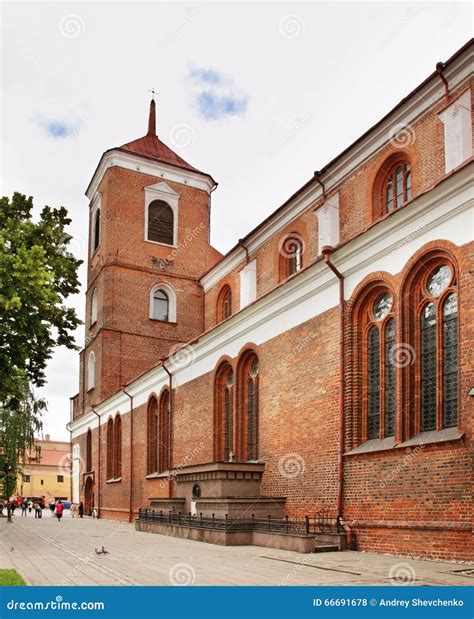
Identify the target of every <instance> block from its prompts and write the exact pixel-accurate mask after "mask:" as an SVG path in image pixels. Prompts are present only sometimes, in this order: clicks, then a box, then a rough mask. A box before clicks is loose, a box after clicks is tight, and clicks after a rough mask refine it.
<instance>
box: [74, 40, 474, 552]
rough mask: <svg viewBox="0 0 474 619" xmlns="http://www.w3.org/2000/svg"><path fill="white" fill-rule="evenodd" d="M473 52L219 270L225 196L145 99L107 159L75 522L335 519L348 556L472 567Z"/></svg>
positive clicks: (242, 243)
mask: <svg viewBox="0 0 474 619" xmlns="http://www.w3.org/2000/svg"><path fill="white" fill-rule="evenodd" d="M473 57H474V44H473V42H472V41H471V42H469V43H468V44H467V45H465V46H464V47H463V48H462V49H460V50H459V51H458V52H457V53H456V54H455V55H454V56H452V57H451V58H450V59H449V60H448V61H446V62H445V63H438V65H437V66H436V71H434V73H433V74H432V75H430V76H429V77H428V78H427V79H426V80H425V81H424V82H423V83H422V84H420V85H419V86H418V87H417V88H416V89H415V90H414V91H413V92H412V93H410V94H409V95H408V96H407V97H405V98H404V99H403V100H402V101H401V102H400V103H399V104H398V105H397V106H396V107H395V108H394V109H393V110H391V111H390V112H389V113H388V114H387V115H386V116H385V117H384V118H382V119H381V120H380V121H379V122H378V123H377V124H376V125H374V126H373V127H371V128H370V129H369V130H368V131H367V132H366V133H365V134H364V135H363V136H361V137H360V138H359V139H358V140H357V141H356V142H354V143H353V144H352V145H351V146H349V147H348V148H347V149H346V150H345V151H344V152H342V153H341V154H340V155H339V156H338V157H336V158H335V159H334V160H333V161H331V162H330V163H328V164H327V165H326V166H325V167H324V168H323V169H322V170H320V171H318V172H315V173H314V175H313V176H312V177H311V178H310V179H309V180H308V182H307V183H306V184H305V185H303V186H302V187H300V188H298V189H297V191H296V192H295V193H294V194H293V195H292V196H291V197H290V198H288V199H287V200H286V201H285V202H284V203H283V204H282V205H281V206H280V207H279V208H278V209H277V210H276V211H274V213H273V214H272V215H271V216H270V217H268V218H267V219H266V220H265V221H263V222H262V223H261V224H260V225H259V226H257V228H255V229H254V230H252V231H251V232H250V233H249V234H247V236H246V237H245V238H243V239H239V240H238V242H237V243H236V245H235V246H234V247H233V248H232V249H231V250H230V251H229V252H228V253H227V254H226V255H224V256H223V255H221V254H220V253H219V252H218V251H217V250H216V249H214V248H213V247H212V246H211V245H210V242H209V238H210V212H211V197H212V192H213V191H214V189H215V188H216V182H215V180H214V179H213V178H212V176H211V175H210V174H208V173H205V172H202V171H200V170H198V169H196V168H194V167H193V166H191V165H190V164H188V163H187V162H186V161H184V160H183V159H181V157H179V156H178V155H177V154H176V153H174V152H173V151H172V150H171V149H169V148H168V147H167V146H166V145H165V144H164V143H163V142H162V141H161V140H160V138H159V137H158V136H157V134H156V128H155V103H154V101H152V102H151V104H150V113H149V122H148V131H147V134H146V135H145V136H144V137H143V138H140V139H138V140H135V141H133V142H129V143H127V144H124V145H123V146H120V147H118V148H112V149H110V150H108V151H106V152H105V153H104V154H103V156H102V158H101V160H100V162H99V164H98V166H97V169H96V171H95V173H94V175H93V178H92V180H91V182H90V184H89V187H88V188H87V191H86V195H87V196H88V198H89V200H90V231H89V239H90V240H89V253H88V279H87V291H86V325H85V328H86V333H85V346H84V349H83V350H82V352H81V354H80V373H79V393H78V394H77V395H76V396H74V397H73V398H71V422H70V424H69V426H68V427H69V429H70V431H71V438H72V445H73V470H72V475H73V500H74V501H78V500H82V501H84V503H85V506H86V512H87V511H89V510H91V509H92V508H93V507H95V508H96V509H97V510H98V511H99V514H100V517H102V518H111V519H119V520H126V521H130V522H132V521H134V520H135V519H136V518H137V515H138V513H139V509H140V508H145V507H149V506H150V505H152V506H153V505H156V506H158V507H159V508H160V509H161V510H163V509H164V510H165V511H167V510H168V509H169V512H170V513H172V512H174V513H175V512H176V511H179V512H181V511H182V512H183V513H188V512H191V513H192V514H195V513H202V512H203V511H204V513H205V514H207V515H211V514H215V513H221V514H224V512H225V514H226V516H227V515H229V514H231V515H232V514H234V515H235V514H238V515H239V516H242V514H243V513H245V512H246V511H247V512H248V511H249V510H250V511H252V513H254V512H255V511H256V512H257V513H258V514H261V515H267V514H269V515H270V514H271V515H272V516H274V517H275V518H285V517H288V518H289V519H302V518H304V517H306V516H311V515H313V514H316V513H326V514H332V515H334V518H335V519H336V521H337V525H338V527H340V530H341V531H343V532H344V534H345V535H347V536H348V538H350V539H351V543H353V547H354V548H356V549H360V550H367V551H375V552H390V553H394V554H402V555H403V554H404V555H408V556H423V557H429V558H436V559H441V558H448V559H452V558H455V559H472V550H470V541H471V538H472V518H471V511H470V510H471V470H472V460H471V445H472V443H471V440H472V423H471V418H470V412H471V409H472V403H473V395H474V391H473V387H474V371H473V363H472V361H473V359H472V350H473V345H472V342H473V336H474V314H473V311H474V310H473V308H474V288H473V284H472V273H473V269H474V243H473V235H472V233H473V213H474V194H473V182H472V178H473V172H474V164H473V159H472V145H473V122H472V121H473V118H472V101H473V98H474V97H473V93H474V79H473V71H472V67H473ZM242 510H243V511H242ZM213 517H214V516H213Z"/></svg>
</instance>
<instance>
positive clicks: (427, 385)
mask: <svg viewBox="0 0 474 619" xmlns="http://www.w3.org/2000/svg"><path fill="white" fill-rule="evenodd" d="M420 326H421V394H420V395H421V431H422V432H427V431H429V430H435V429H436V389H437V376H436V374H437V359H436V310H435V306H434V304H433V303H428V304H427V305H426V306H425V307H424V309H423V311H422V314H421V325H420Z"/></svg>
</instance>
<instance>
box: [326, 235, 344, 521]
mask: <svg viewBox="0 0 474 619" xmlns="http://www.w3.org/2000/svg"><path fill="white" fill-rule="evenodd" d="M332 251H333V248H332V247H331V246H329V245H325V246H324V247H322V249H321V253H322V254H323V256H324V262H325V263H326V264H327V266H328V267H329V268H330V269H331V271H332V272H333V273H334V275H335V276H336V277H337V278H338V280H339V447H338V454H337V519H338V522H341V524H342V514H343V496H344V494H343V490H344V489H343V483H344V463H343V453H344V373H345V361H344V354H345V346H344V276H343V275H342V273H341V272H340V271H339V270H338V269H337V268H336V267H335V266H334V264H333V263H332V262H331V253H332Z"/></svg>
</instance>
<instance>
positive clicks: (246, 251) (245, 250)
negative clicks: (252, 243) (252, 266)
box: [237, 239, 250, 264]
mask: <svg viewBox="0 0 474 619" xmlns="http://www.w3.org/2000/svg"><path fill="white" fill-rule="evenodd" d="M237 243H238V244H239V245H240V247H242V249H243V250H244V252H245V262H246V263H247V264H248V263H249V260H250V259H249V250H248V249H247V247H246V246H245V245H244V241H243V239H239V240H238V241H237Z"/></svg>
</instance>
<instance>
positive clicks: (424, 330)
mask: <svg viewBox="0 0 474 619" xmlns="http://www.w3.org/2000/svg"><path fill="white" fill-rule="evenodd" d="M418 298H419V310H418V311H419V313H418V315H419V318H418V333H419V336H418V341H419V349H418V352H419V373H418V376H419V378H418V381H419V383H418V392H419V429H420V431H421V432H428V431H432V430H440V429H442V428H446V427H452V426H456V425H457V417H458V306H457V283H456V278H455V274H454V269H453V268H452V266H451V265H449V264H439V265H437V266H432V267H431V269H430V270H429V273H428V276H427V277H425V278H424V279H423V280H421V282H420V283H419V286H418Z"/></svg>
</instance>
